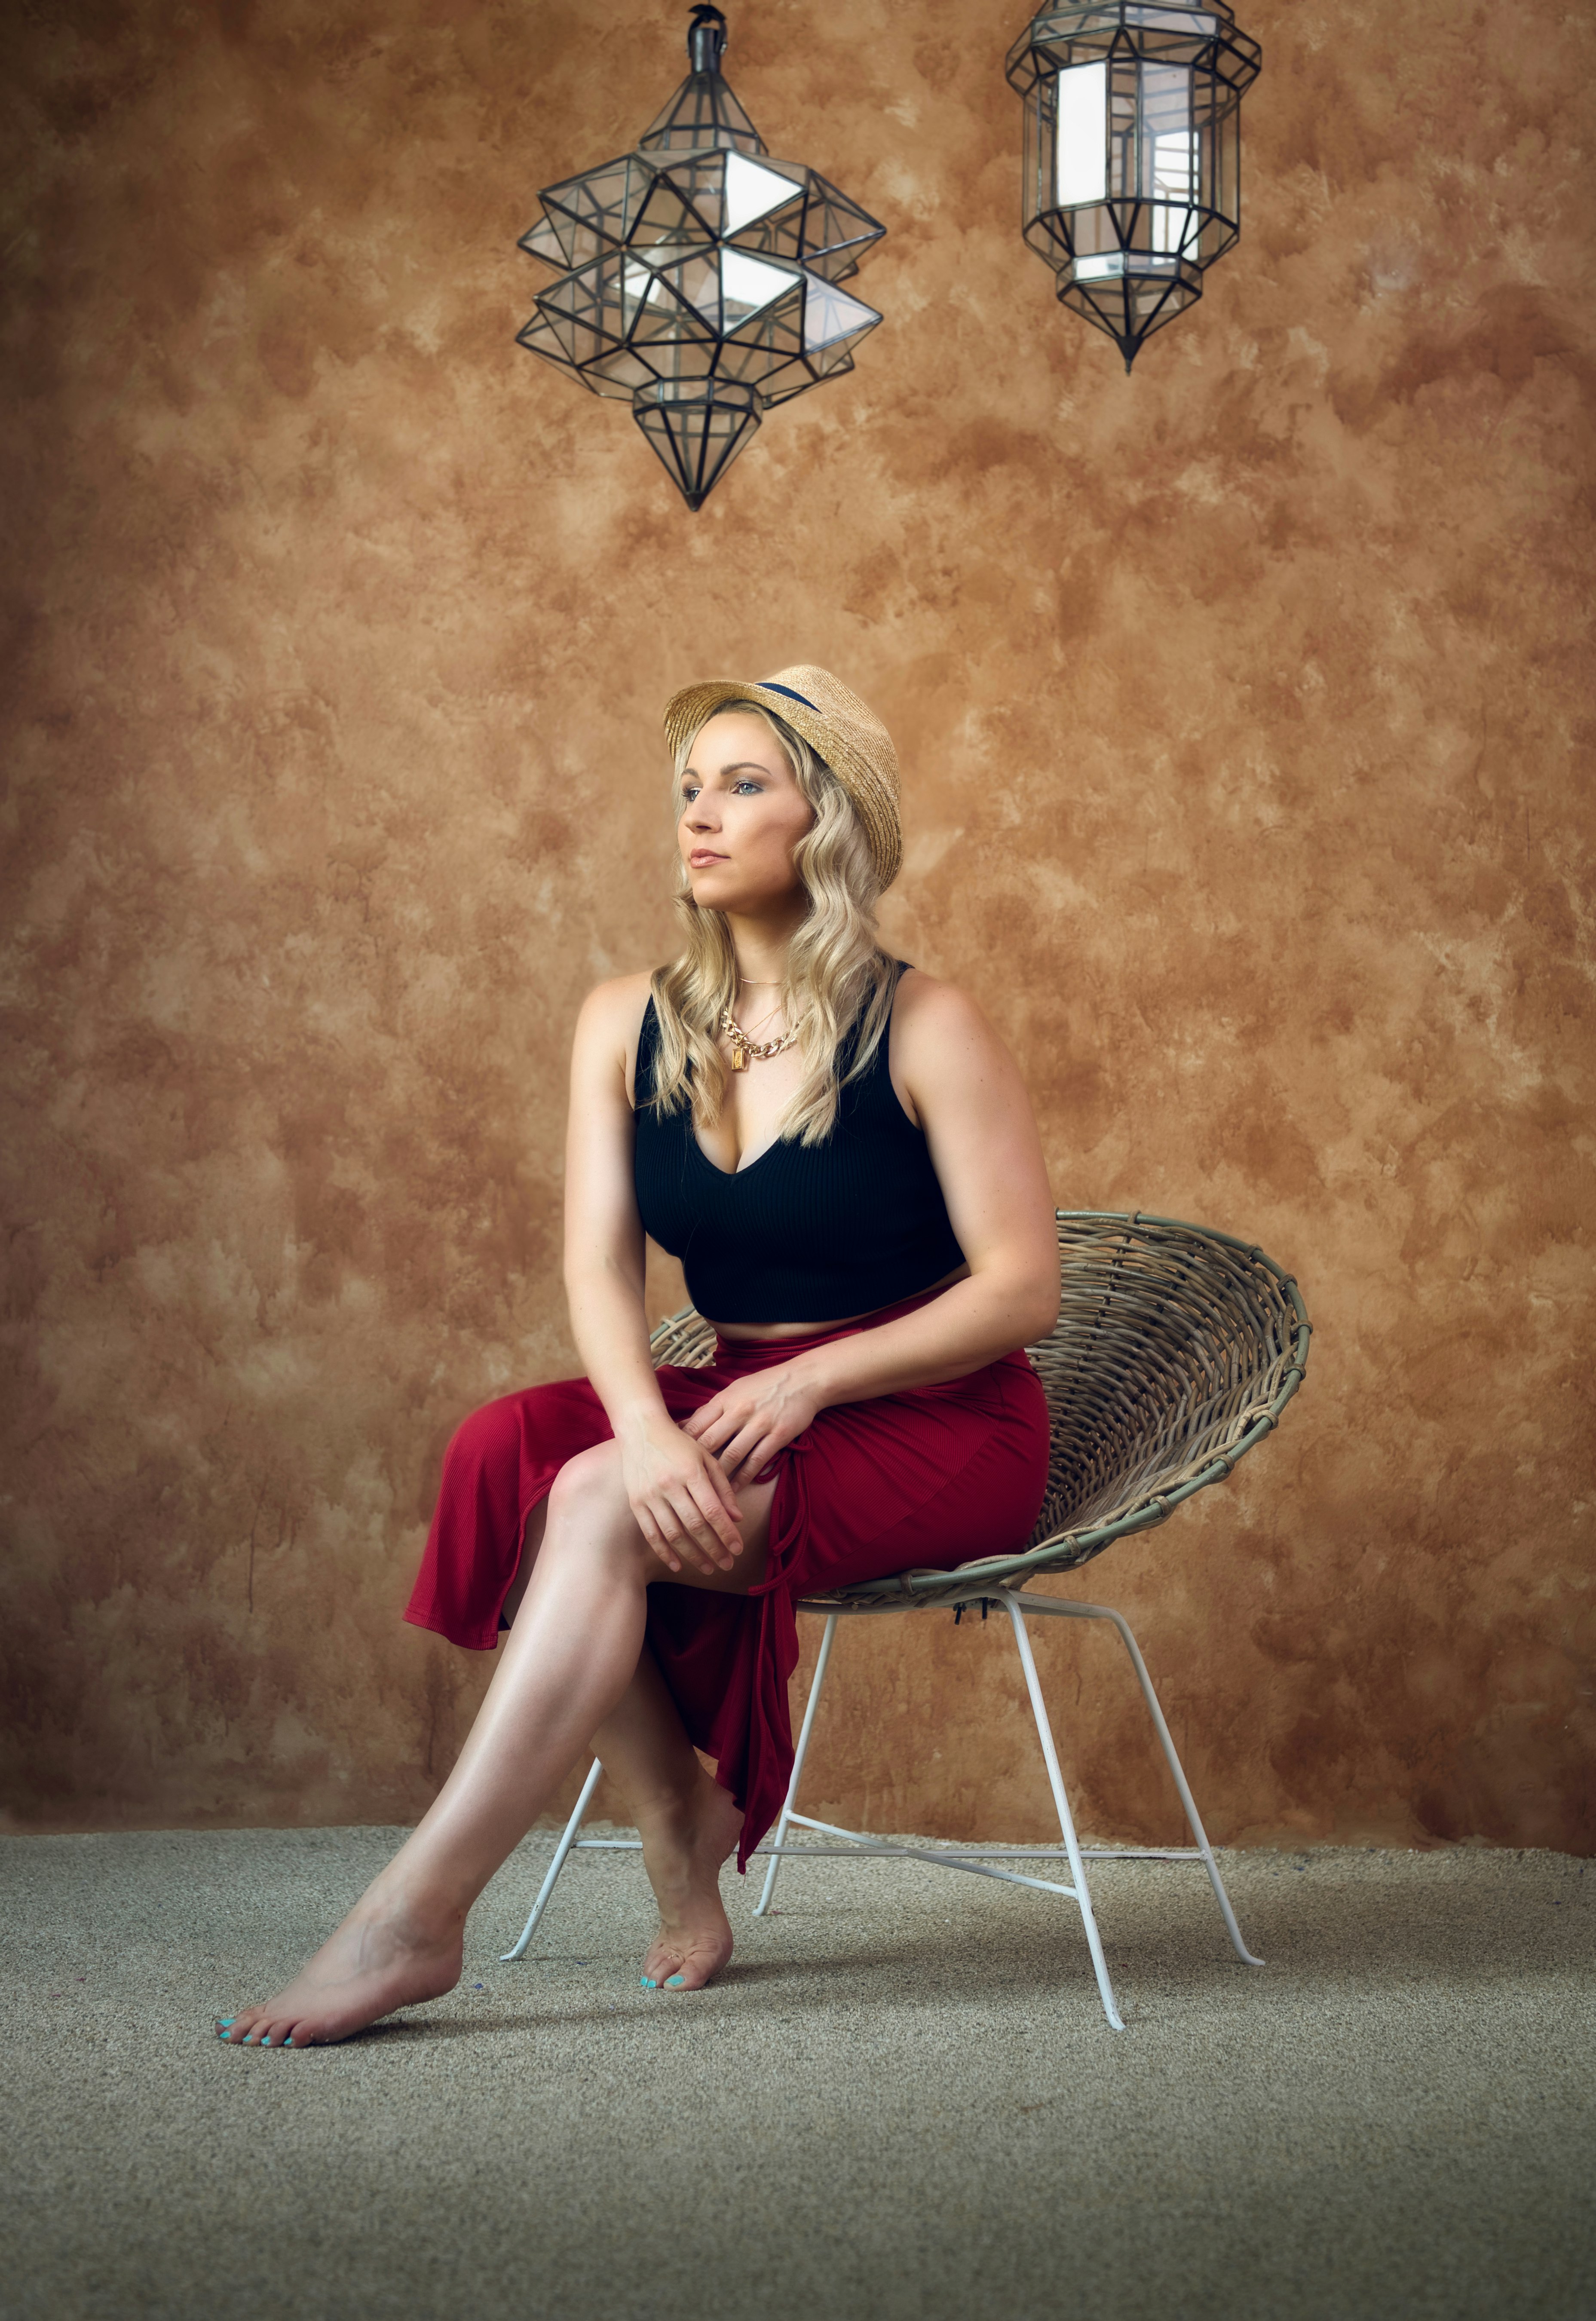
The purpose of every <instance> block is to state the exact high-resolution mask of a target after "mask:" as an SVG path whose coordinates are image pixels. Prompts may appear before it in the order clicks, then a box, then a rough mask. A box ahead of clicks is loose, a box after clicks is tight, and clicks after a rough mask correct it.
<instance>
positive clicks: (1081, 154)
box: [1053, 63, 1108, 210]
mask: <svg viewBox="0 0 1596 2321" xmlns="http://www.w3.org/2000/svg"><path fill="white" fill-rule="evenodd" d="M1053 88H1054V95H1053V105H1054V116H1053V200H1054V201H1055V202H1056V203H1057V204H1058V205H1059V207H1060V208H1061V209H1065V210H1069V209H1078V208H1080V207H1081V205H1083V204H1085V203H1088V202H1100V201H1101V200H1102V198H1103V196H1104V195H1105V194H1106V193H1107V192H1108V150H1107V148H1108V133H1107V132H1108V66H1107V64H1102V63H1099V64H1090V65H1072V66H1071V67H1070V68H1068V69H1067V70H1066V71H1064V72H1062V73H1059V74H1058V75H1057V76H1056V77H1055V80H1054V84H1053Z"/></svg>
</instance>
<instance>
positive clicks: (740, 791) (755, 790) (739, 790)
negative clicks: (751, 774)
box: [733, 782, 764, 797]
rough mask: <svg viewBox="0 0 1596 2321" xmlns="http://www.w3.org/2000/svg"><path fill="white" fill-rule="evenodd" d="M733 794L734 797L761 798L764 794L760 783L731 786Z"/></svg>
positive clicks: (743, 783)
mask: <svg viewBox="0 0 1596 2321" xmlns="http://www.w3.org/2000/svg"><path fill="white" fill-rule="evenodd" d="M733 793H734V796H735V795H746V796H750V797H761V796H763V794H764V784H763V783H762V782H736V783H734V785H733Z"/></svg>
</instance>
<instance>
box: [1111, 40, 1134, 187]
mask: <svg viewBox="0 0 1596 2321" xmlns="http://www.w3.org/2000/svg"><path fill="white" fill-rule="evenodd" d="M1141 94H1142V91H1141V68H1140V67H1139V66H1137V65H1135V64H1134V63H1126V61H1125V60H1124V59H1117V60H1116V62H1115V63H1114V64H1113V65H1111V66H1110V67H1109V68H1108V197H1109V199H1110V200H1111V201H1119V202H1123V201H1127V200H1134V199H1135V193H1136V146H1137V136H1136V131H1137V125H1138V122H1139V118H1140V114H1141Z"/></svg>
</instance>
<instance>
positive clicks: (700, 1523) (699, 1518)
mask: <svg viewBox="0 0 1596 2321" xmlns="http://www.w3.org/2000/svg"><path fill="white" fill-rule="evenodd" d="M672 1505H673V1506H674V1507H675V1508H676V1512H677V1515H678V1516H679V1519H680V1521H681V1523H682V1524H683V1525H684V1526H685V1527H686V1528H687V1530H688V1531H689V1532H690V1533H691V1534H692V1537H693V1542H694V1544H695V1545H696V1546H697V1547H698V1550H699V1552H700V1553H702V1554H704V1555H706V1556H707V1558H708V1559H709V1562H710V1564H711V1566H712V1567H713V1568H714V1570H717V1571H729V1570H730V1569H731V1565H732V1559H733V1558H734V1556H736V1555H738V1554H740V1553H741V1552H742V1548H743V1542H742V1539H741V1537H740V1536H739V1534H738V1531H737V1527H736V1525H735V1524H734V1522H733V1520H732V1518H731V1516H730V1515H727V1513H726V1511H725V1507H723V1506H722V1505H721V1503H720V1500H719V1498H718V1497H717V1496H716V1493H715V1492H714V1491H713V1490H712V1489H711V1488H710V1487H709V1482H708V1479H707V1477H703V1478H699V1479H695V1480H694V1481H693V1482H691V1483H689V1484H685V1485H683V1486H682V1487H681V1488H680V1490H679V1493H678V1494H677V1495H676V1496H675V1497H673V1499H672Z"/></svg>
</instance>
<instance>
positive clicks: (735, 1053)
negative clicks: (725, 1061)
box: [732, 1041, 748, 1072]
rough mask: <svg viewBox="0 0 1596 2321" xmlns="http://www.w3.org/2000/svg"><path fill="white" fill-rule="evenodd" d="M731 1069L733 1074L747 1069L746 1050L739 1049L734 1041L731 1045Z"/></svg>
mask: <svg viewBox="0 0 1596 2321" xmlns="http://www.w3.org/2000/svg"><path fill="white" fill-rule="evenodd" d="M732 1069H733V1070H734V1072H745V1071H746V1070H747V1069H748V1051H747V1049H746V1048H742V1047H739V1046H738V1045H737V1043H736V1042H735V1041H734V1042H733V1043H732Z"/></svg>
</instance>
